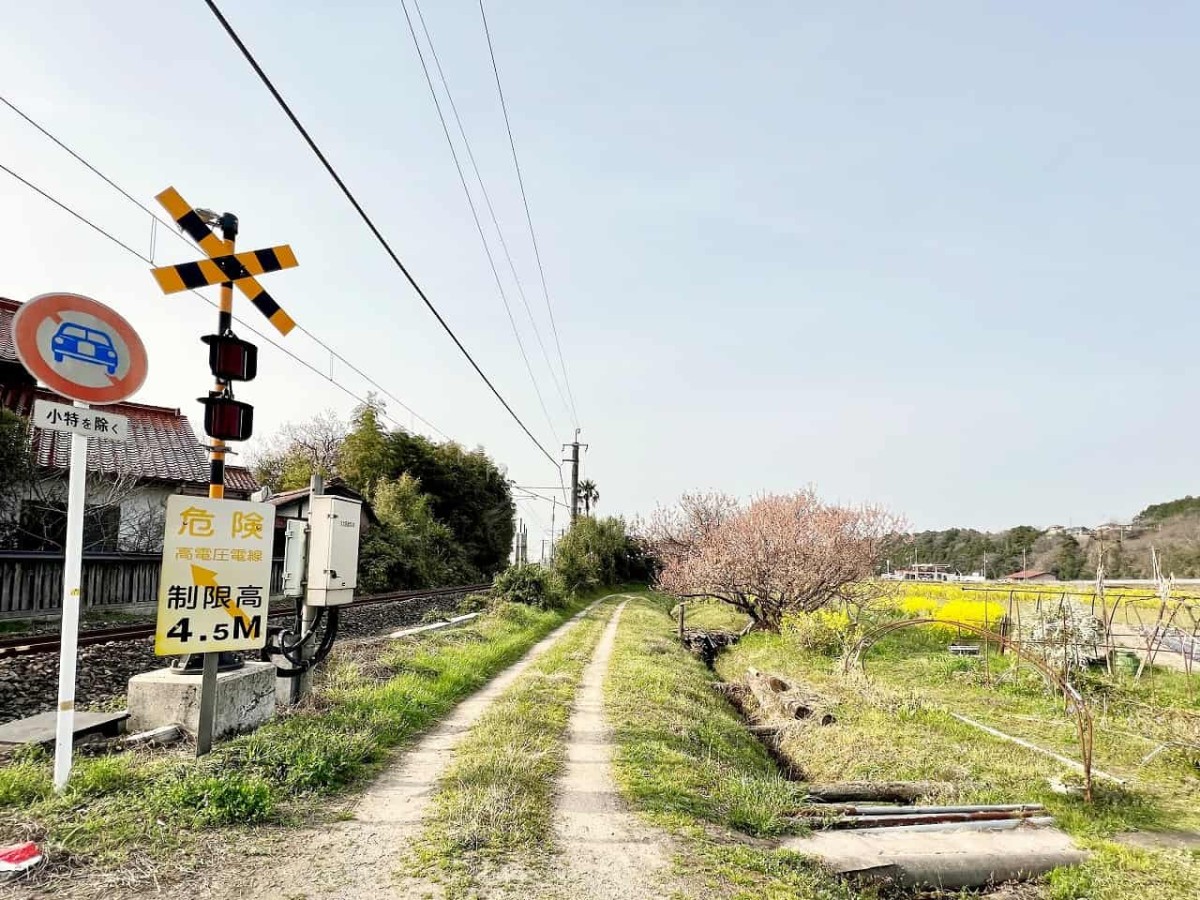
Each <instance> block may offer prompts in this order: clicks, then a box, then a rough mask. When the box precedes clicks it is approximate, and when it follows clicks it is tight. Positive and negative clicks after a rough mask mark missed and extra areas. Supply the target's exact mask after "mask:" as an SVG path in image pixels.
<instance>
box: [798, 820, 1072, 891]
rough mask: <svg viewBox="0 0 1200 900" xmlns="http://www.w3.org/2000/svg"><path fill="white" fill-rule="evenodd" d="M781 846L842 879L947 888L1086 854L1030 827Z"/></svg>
mask: <svg viewBox="0 0 1200 900" xmlns="http://www.w3.org/2000/svg"><path fill="white" fill-rule="evenodd" d="M781 846H782V848H783V849H786V850H792V851H794V852H796V853H803V854H805V855H807V856H815V857H817V858H818V859H819V860H820V861H821V862H823V863H824V864H825V865H827V866H828V867H829V868H830V869H832V870H833V871H835V872H837V873H838V874H841V875H858V876H861V877H865V878H868V879H871V880H875V881H890V882H893V883H895V884H898V885H901V886H903V887H920V886H929V887H940V888H946V889H949V890H957V889H960V888H965V887H978V886H981V885H986V884H992V883H999V882H1002V881H1018V880H1022V879H1027V878H1033V877H1036V876H1038V875H1041V874H1043V873H1045V872H1048V871H1050V870H1051V869H1054V868H1057V867H1059V866H1071V865H1076V864H1078V863H1081V862H1083V861H1084V859H1086V856H1087V855H1086V854H1085V853H1084V852H1083V851H1082V850H1080V849H1078V848H1077V847H1076V846H1075V845H1074V843H1073V842H1072V841H1071V839H1070V837H1068V836H1067V835H1066V834H1064V833H1063V832H1062V831H1059V830H1058V829H1057V828H1051V827H1031V826H1029V825H1019V826H1016V827H1012V828H1006V829H1002V830H990V831H963V830H951V829H950V828H947V829H946V830H931V829H930V828H927V827H922V828H919V829H917V828H911V827H904V828H869V829H862V830H854V831H820V832H814V833H813V834H811V835H808V836H806V837H799V838H789V839H787V840H785V841H784V842H783V844H782V845H781Z"/></svg>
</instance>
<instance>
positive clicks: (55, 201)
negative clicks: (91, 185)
mask: <svg viewBox="0 0 1200 900" xmlns="http://www.w3.org/2000/svg"><path fill="white" fill-rule="evenodd" d="M0 171H4V172H6V173H8V174H9V175H11V176H12V177H13V178H15V179H16V180H17V181H19V182H21V184H23V185H25V186H26V187H27V188H29V189H30V190H32V191H34V192H35V193H37V194H39V195H40V196H42V197H43V198H45V199H46V200H49V201H50V202H51V203H53V204H54V205H55V206H57V207H58V208H59V209H61V210H63V212H66V213H68V214H70V215H72V216H74V217H75V218H76V219H78V220H79V221H80V222H82V223H83V224H84V225H87V226H88V227H89V228H91V229H92V230H93V231H95V232H97V233H98V234H100V235H102V236H103V237H105V238H107V239H108V240H110V241H112V243H114V244H116V245H117V246H118V247H120V248H121V249H122V250H124V251H125V252H127V253H131V254H132V255H134V256H136V257H137V258H138V259H140V260H141V261H142V262H144V263H146V264H147V265H151V266H152V265H154V263H153V261H152V260H151V259H150V257H148V256H146V255H144V254H142V253H140V252H139V251H137V250H135V249H134V248H133V247H130V246H129V245H128V244H126V243H125V242H124V241H122V240H121V239H120V238H118V237H116V236H115V235H113V234H112V233H110V232H108V231H106V230H105V229H103V228H101V227H100V226H99V225H97V224H96V223H95V222H93V221H92V220H91V219H89V218H87V216H85V215H83V214H82V213H80V212H77V211H76V210H74V209H72V208H71V207H70V206H68V205H67V204H65V203H63V202H62V201H61V200H59V199H58V198H57V197H54V196H52V195H51V194H49V193H47V192H46V191H44V190H42V189H41V188H40V187H38V186H37V185H36V184H34V183H33V182H31V181H29V180H28V179H26V178H24V177H22V176H21V175H19V174H18V173H16V172H14V171H13V170H12V169H10V168H9V167H8V166H6V165H4V163H0ZM192 293H193V294H195V295H196V296H197V297H199V298H200V299H201V300H203V301H204V302H205V303H207V304H208V305H209V306H211V307H213V308H214V309H216V308H218V304H216V303H215V302H213V301H212V300H211V299H209V298H208V297H206V296H204V295H203V294H201V293H200V292H199V291H196V290H193V291H192ZM233 319H234V321H235V322H237V323H238V324H239V325H240V326H242V327H243V328H245V329H246V330H247V331H249V332H250V333H251V334H253V335H255V336H256V337H258V338H259V339H261V340H264V341H266V342H267V343H268V344H270V345H271V346H272V347H274V348H275V349H276V350H278V351H279V352H281V353H283V354H284V355H285V356H289V357H291V358H292V359H293V360H295V361H296V362H298V363H300V365H302V366H304V367H305V368H306V369H309V370H310V371H312V372H314V373H315V374H317V375H318V376H320V377H321V378H324V379H325V380H326V381H328V382H329V383H330V384H332V385H333V386H334V387H336V388H337V389H338V390H340V391H341V392H342V393H344V394H346V395H347V396H349V397H351V398H352V399H354V400H357V401H358V402H359V403H362V404H367V403H368V402H369V401H368V399H367V398H365V397H362V396H360V395H358V394H356V393H355V392H354V391H352V390H351V389H350V388H348V387H346V386H345V385H344V384H342V383H341V382H340V381H338V380H337V379H335V378H333V377H332V376H331V375H326V374H325V373H324V372H322V371H321V370H320V369H318V368H317V367H316V366H314V365H313V364H312V363H310V362H309V361H308V360H306V359H303V358H301V357H299V356H297V355H296V354H295V353H293V352H292V351H290V350H288V349H287V348H286V347H284V346H283V345H282V344H279V343H277V342H276V341H275V340H273V339H272V338H270V337H269V336H267V335H265V334H263V333H262V332H261V331H259V330H258V329H257V328H255V327H254V326H253V325H251V324H250V323H248V322H246V321H245V320H244V319H240V318H238V317H237V316H234V317H233ZM413 415H414V416H415V415H416V413H413ZM384 416H385V417H386V418H388V419H391V421H392V422H393V423H394V424H395V425H397V426H399V427H400V428H403V427H404V426H403V424H401V423H400V422H399V421H397V420H396V419H395V418H394V417H393V416H391V415H389V414H388V413H387V412H386V411H385V412H384ZM421 421H425V420H424V419H422V420H421ZM426 424H428V423H426ZM435 430H436V429H435ZM438 433H439V434H441V432H440V431H439V432H438ZM444 436H445V435H443V437H444ZM447 439H448V438H447Z"/></svg>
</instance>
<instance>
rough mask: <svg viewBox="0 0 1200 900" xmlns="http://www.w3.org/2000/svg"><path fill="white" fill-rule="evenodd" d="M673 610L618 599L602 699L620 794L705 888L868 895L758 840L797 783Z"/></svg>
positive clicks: (803, 898)
mask: <svg viewBox="0 0 1200 900" xmlns="http://www.w3.org/2000/svg"><path fill="white" fill-rule="evenodd" d="M670 608H671V603H670V601H668V600H666V599H665V598H660V597H656V596H654V595H643V596H641V597H639V598H638V599H637V600H633V601H631V602H630V603H629V605H628V606H627V607H626V608H625V612H624V614H623V616H622V619H621V626H620V629H619V631H618V633H617V642H616V647H615V649H614V653H613V657H612V662H611V664H610V668H609V675H608V682H607V684H606V686H605V698H606V709H607V714H608V717H609V721H610V722H611V723H612V726H613V729H614V739H615V743H616V753H615V757H614V770H615V773H614V774H615V776H616V780H617V783H618V785H619V786H620V788H621V791H622V793H623V794H624V795H625V796H626V798H627V799H628V800H630V801H631V803H632V805H633V806H634V808H635V809H637V810H639V811H641V812H643V813H645V814H647V816H648V818H649V819H650V820H651V821H652V822H653V823H654V824H655V825H657V826H658V827H660V828H664V829H666V830H669V831H671V832H673V833H675V834H676V835H677V836H678V837H679V839H680V840H679V846H680V856H679V858H678V859H677V861H676V862H677V868H678V870H679V873H680V875H681V876H682V877H683V878H684V880H685V881H686V882H688V883H689V884H691V885H692V887H693V888H694V889H695V890H696V891H697V892H698V893H703V894H704V895H705V896H708V897H721V898H736V900H751V898H754V900H761V898H768V900H818V898H820V900H849V898H853V897H862V898H869V897H873V896H874V894H872V893H871V892H870V891H867V892H860V891H852V890H850V889H849V888H848V887H847V886H845V885H843V884H842V883H841V882H839V881H838V880H837V879H835V878H833V877H831V876H829V875H828V874H826V873H825V872H824V871H823V870H822V869H820V868H819V867H818V866H816V865H815V864H813V863H812V862H810V861H808V860H805V859H804V858H803V857H801V856H799V855H797V854H795V853H789V852H787V851H779V850H769V849H764V847H763V844H762V842H761V841H755V840H753V838H756V837H759V838H761V837H770V836H773V835H777V834H780V833H781V832H783V831H784V830H785V829H786V827H787V823H786V822H785V820H784V814H785V813H786V812H787V811H788V810H789V809H792V808H794V807H795V806H796V805H797V804H798V803H799V801H800V800H801V798H802V797H803V791H802V790H801V788H800V786H798V785H796V784H793V783H791V782H789V781H787V780H786V779H784V778H783V777H782V776H781V775H780V774H779V772H778V770H777V768H776V766H775V764H774V762H773V761H772V760H771V759H770V758H769V757H768V756H767V754H766V751H765V750H764V749H763V747H762V745H761V744H759V742H758V741H757V740H755V739H754V738H753V737H752V736H751V735H750V733H749V732H748V731H747V730H746V728H745V726H744V725H743V724H742V722H741V719H740V717H739V716H738V713H737V712H736V711H735V710H734V709H733V707H731V706H730V705H729V703H728V701H727V700H726V699H725V698H724V697H722V696H721V695H720V694H718V693H717V692H716V691H714V690H713V689H712V683H713V681H714V678H713V675H712V673H711V672H709V671H708V669H706V668H705V667H704V665H703V664H702V663H700V662H699V661H698V660H696V659H695V658H693V657H692V656H691V655H690V654H688V653H686V652H685V651H684V650H682V649H681V648H680V646H679V643H678V641H676V640H675V639H673V638H672V636H671V630H672V628H674V627H676V625H677V623H676V622H675V621H674V620H672V618H671V617H670V615H669V610H670ZM714 826H715V827H714ZM739 833H740V835H741V836H739Z"/></svg>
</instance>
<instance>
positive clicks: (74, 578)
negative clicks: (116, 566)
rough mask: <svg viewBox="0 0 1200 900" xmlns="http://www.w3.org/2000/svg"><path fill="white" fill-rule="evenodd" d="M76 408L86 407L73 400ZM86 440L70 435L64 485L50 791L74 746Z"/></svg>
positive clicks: (63, 779) (66, 770)
mask: <svg viewBox="0 0 1200 900" xmlns="http://www.w3.org/2000/svg"><path fill="white" fill-rule="evenodd" d="M75 406H76V407H77V408H78V409H87V404H84V403H80V402H79V401H78V400H76V401H75ZM87 448H88V439H87V438H86V437H84V436H83V435H82V434H72V435H71V476H70V481H69V482H68V485H67V542H66V543H67V546H66V563H65V566H64V568H63V601H62V641H61V646H60V648H59V657H58V721H57V722H56V723H55V730H54V789H55V790H56V791H61V790H62V789H63V788H65V787H66V786H67V779H68V778H70V777H71V751H70V750H69V749H68V750H67V751H66V752H65V753H64V752H63V748H70V747H72V746H73V744H74V743H75V663H76V657H77V655H78V652H79V586H80V582H81V581H82V580H83V504H84V489H85V488H86V486H87Z"/></svg>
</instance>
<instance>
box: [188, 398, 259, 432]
mask: <svg viewBox="0 0 1200 900" xmlns="http://www.w3.org/2000/svg"><path fill="white" fill-rule="evenodd" d="M199 399H200V402H201V403H203V404H204V433H205V434H207V435H208V436H209V437H210V438H213V439H214V440H218V441H245V440H248V439H249V438H250V435H251V434H253V433H254V407H253V406H251V405H250V404H249V403H242V402H241V401H240V400H234V399H233V398H232V397H223V396H221V395H219V394H218V395H217V396H215V397H201V398H199Z"/></svg>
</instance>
